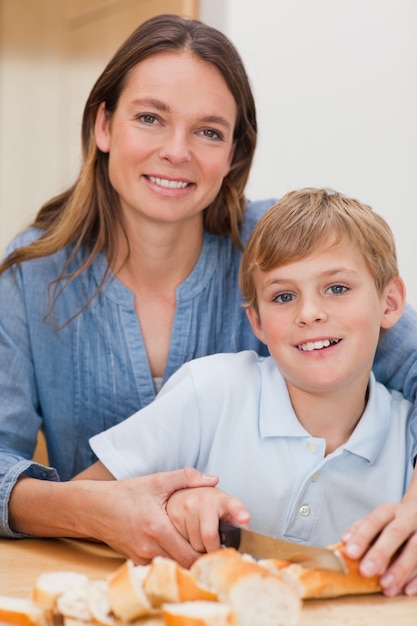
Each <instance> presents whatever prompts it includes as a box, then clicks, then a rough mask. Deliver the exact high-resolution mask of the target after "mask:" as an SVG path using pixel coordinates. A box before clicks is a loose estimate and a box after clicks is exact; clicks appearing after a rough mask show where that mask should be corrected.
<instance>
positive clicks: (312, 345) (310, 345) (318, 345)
mask: <svg viewBox="0 0 417 626" xmlns="http://www.w3.org/2000/svg"><path fill="white" fill-rule="evenodd" d="M339 341H340V340H339V339H325V340H324V341H308V342H307V343H300V344H299V345H298V346H297V348H298V349H299V350H305V351H306V352H310V351H311V350H321V349H322V348H328V347H329V346H332V345H334V344H336V343H339Z"/></svg>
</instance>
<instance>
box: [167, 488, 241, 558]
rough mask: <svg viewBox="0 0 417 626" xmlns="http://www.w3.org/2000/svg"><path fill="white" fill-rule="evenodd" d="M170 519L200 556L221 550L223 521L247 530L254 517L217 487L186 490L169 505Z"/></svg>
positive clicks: (178, 492) (169, 502)
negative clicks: (202, 553) (203, 553)
mask: <svg viewBox="0 0 417 626" xmlns="http://www.w3.org/2000/svg"><path fill="white" fill-rule="evenodd" d="M166 508H167V513H168V516H169V518H170V520H171V522H172V523H173V525H174V526H175V528H176V529H177V530H178V532H179V533H181V535H182V536H183V537H184V538H185V539H187V541H189V542H190V544H191V546H192V548H193V549H194V550H195V551H196V552H211V551H213V550H218V549H219V548H220V536H219V520H221V519H222V520H224V521H226V522H228V523H229V524H236V525H238V526H245V525H247V524H248V523H249V520H250V514H249V511H247V510H246V509H245V507H244V506H243V504H242V502H241V501H240V500H238V499H237V498H233V497H232V496H229V495H228V494H227V493H225V492H224V491H221V489H218V488H217V487H196V488H192V489H182V490H181V491H176V492H175V493H174V494H172V495H171V496H170V498H169V500H168V502H167V507H166Z"/></svg>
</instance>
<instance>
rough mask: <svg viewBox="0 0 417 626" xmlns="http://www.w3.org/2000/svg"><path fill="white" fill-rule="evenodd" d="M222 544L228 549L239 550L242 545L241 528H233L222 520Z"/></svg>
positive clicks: (220, 529)
mask: <svg viewBox="0 0 417 626" xmlns="http://www.w3.org/2000/svg"><path fill="white" fill-rule="evenodd" d="M219 535H220V543H221V544H222V546H225V547H226V548H235V549H236V550H238V548H239V545H240V528H237V526H232V525H231V524H228V523H227V522H223V521H222V520H220V522H219Z"/></svg>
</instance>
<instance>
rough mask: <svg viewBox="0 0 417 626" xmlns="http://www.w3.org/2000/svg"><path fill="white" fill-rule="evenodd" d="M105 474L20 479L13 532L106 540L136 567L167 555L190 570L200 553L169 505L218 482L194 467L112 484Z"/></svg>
mask: <svg viewBox="0 0 417 626" xmlns="http://www.w3.org/2000/svg"><path fill="white" fill-rule="evenodd" d="M99 470H100V466H99V465H96V467H94V469H93V470H92V474H91V475H92V476H94V477H95V478H96V479H93V480H90V479H87V476H88V474H89V473H88V471H86V472H83V477H82V478H81V477H77V478H78V479H77V480H72V481H69V482H64V483H56V482H50V481H44V480H37V479H33V478H29V477H23V478H22V479H20V480H19V481H18V482H17V483H16V485H15V487H14V489H13V491H12V494H11V498H10V505H9V514H10V525H11V527H12V528H13V530H14V531H15V532H20V533H25V534H29V535H35V536H38V537H72V538H82V539H90V540H91V539H94V540H98V541H103V542H104V543H107V544H108V545H109V546H111V547H112V548H114V550H116V551H117V552H119V553H120V554H122V555H123V556H125V557H126V558H130V559H132V560H133V561H134V562H135V563H136V564H144V563H148V562H149V561H150V560H151V559H152V558H153V557H154V556H157V555H161V556H168V557H171V558H173V559H175V560H176V561H178V562H179V563H180V564H181V565H183V566H184V567H189V566H190V565H191V564H192V563H193V562H194V561H195V559H196V558H197V556H199V555H198V553H197V552H196V551H195V550H194V549H193V548H192V547H191V545H190V544H189V542H188V541H187V540H186V539H185V538H184V537H183V536H182V535H181V533H179V532H178V531H177V530H176V528H175V527H174V525H173V524H172V523H171V521H170V519H169V517H168V515H167V511H166V505H167V502H168V499H169V497H170V496H171V495H172V494H173V493H174V492H175V491H177V490H178V489H184V488H188V487H200V486H202V485H204V486H207V485H209V486H210V487H211V486H214V485H216V484H217V482H218V478H217V477H216V476H205V475H203V474H201V472H198V471H197V470H195V469H193V468H190V467H189V468H185V469H181V470H177V471H173V472H160V473H158V474H153V475H150V476H143V477H139V478H128V479H124V480H114V479H113V480H112V479H111V474H108V472H107V474H106V472H104V471H99ZM80 476H81V475H80ZM105 476H107V478H104V477H105Z"/></svg>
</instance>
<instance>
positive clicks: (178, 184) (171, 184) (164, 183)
mask: <svg viewBox="0 0 417 626" xmlns="http://www.w3.org/2000/svg"><path fill="white" fill-rule="evenodd" d="M149 180H150V181H151V183H155V184H156V185H159V186H160V187H167V188H168V189H184V187H186V186H187V185H188V183H185V182H183V181H181V180H168V179H167V178H157V177H156V176H149Z"/></svg>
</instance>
